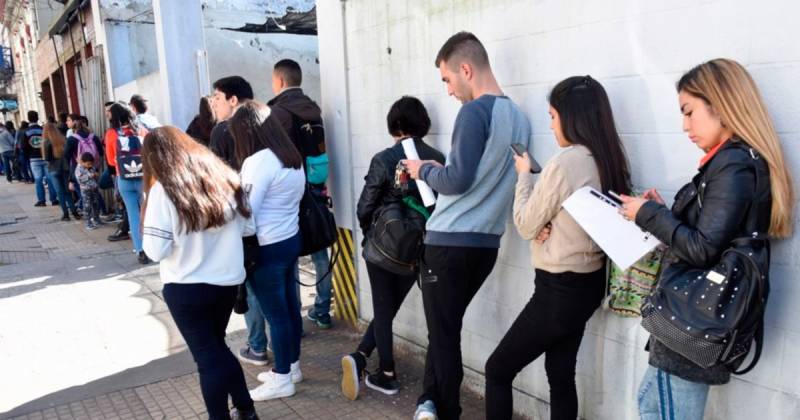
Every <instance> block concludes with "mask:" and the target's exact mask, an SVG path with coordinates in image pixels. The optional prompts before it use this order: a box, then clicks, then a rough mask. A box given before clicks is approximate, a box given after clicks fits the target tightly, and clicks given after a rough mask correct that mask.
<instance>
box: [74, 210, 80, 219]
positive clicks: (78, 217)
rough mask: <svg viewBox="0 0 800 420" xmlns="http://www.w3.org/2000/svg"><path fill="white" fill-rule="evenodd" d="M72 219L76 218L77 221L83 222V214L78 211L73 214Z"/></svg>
mask: <svg viewBox="0 0 800 420" xmlns="http://www.w3.org/2000/svg"><path fill="white" fill-rule="evenodd" d="M72 217H73V218H75V220H81V214H80V213H78V212H77V211H73V212H72Z"/></svg>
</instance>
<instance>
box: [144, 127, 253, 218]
mask: <svg viewBox="0 0 800 420" xmlns="http://www.w3.org/2000/svg"><path fill="white" fill-rule="evenodd" d="M142 165H143V166H144V180H143V181H144V185H145V192H150V188H151V187H152V186H153V183H154V182H155V181H158V182H160V183H161V185H162V186H163V187H164V191H165V192H166V193H167V196H168V197H169V198H170V200H172V203H173V204H174V205H175V209H176V210H177V211H178V218H179V219H180V221H181V223H182V224H183V226H184V228H185V229H186V231H187V232H199V231H203V230H206V229H211V228H214V227H219V226H223V225H225V223H227V222H228V220H226V218H225V211H226V210H227V209H229V208H230V206H231V203H230V199H231V197H233V199H234V200H235V202H236V211H237V212H239V214H241V215H242V216H243V217H250V214H251V213H250V208H249V207H248V205H247V199H246V196H245V193H244V190H243V189H242V186H241V184H240V182H239V174H237V173H236V172H235V171H234V170H233V169H231V168H230V167H229V166H228V165H227V164H225V162H223V161H222V160H220V159H219V158H218V157H217V156H216V155H215V154H214V153H213V152H211V150H209V149H208V148H207V147H205V146H203V145H201V144H199V143H197V142H196V141H194V139H192V138H191V137H189V136H188V135H187V134H186V133H184V132H183V131H181V130H179V129H177V128H175V127H171V126H164V127H159V128H156V129H154V130H153V131H151V132H150V133H148V134H147V136H146V137H145V140H144V142H143V144H142ZM146 208H147V201H145V204H144V209H146ZM144 209H143V210H142V212H143V213H144Z"/></svg>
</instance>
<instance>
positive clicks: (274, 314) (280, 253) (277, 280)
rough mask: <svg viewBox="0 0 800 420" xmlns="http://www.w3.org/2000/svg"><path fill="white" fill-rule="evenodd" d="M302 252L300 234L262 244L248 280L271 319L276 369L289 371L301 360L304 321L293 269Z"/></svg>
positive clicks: (283, 372)
mask: <svg viewBox="0 0 800 420" xmlns="http://www.w3.org/2000/svg"><path fill="white" fill-rule="evenodd" d="M299 255H300V234H297V235H295V236H293V237H291V238H289V239H286V240H283V241H280V242H277V243H274V244H270V245H264V246H261V247H259V249H258V258H257V261H256V268H255V272H254V273H253V278H252V279H249V280H248V282H249V283H250V286H251V288H252V290H253V292H255V295H256V299H258V303H259V306H261V311H262V312H263V313H264V317H265V318H266V319H267V322H269V329H270V336H271V338H272V352H273V353H274V354H275V366H274V368H273V370H274V371H275V372H277V373H281V374H286V373H289V372H290V369H291V364H292V363H294V362H297V361H298V360H300V330H301V326H302V323H303V320H302V318H301V317H300V306H299V304H298V299H297V288H296V287H295V281H294V270H295V267H296V266H297V257H298V256H299Z"/></svg>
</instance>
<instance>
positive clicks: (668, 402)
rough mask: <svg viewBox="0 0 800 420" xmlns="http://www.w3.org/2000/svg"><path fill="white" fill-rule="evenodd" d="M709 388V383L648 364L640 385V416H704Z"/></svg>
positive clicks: (684, 419) (685, 419)
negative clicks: (688, 379) (672, 373)
mask: <svg viewBox="0 0 800 420" xmlns="http://www.w3.org/2000/svg"><path fill="white" fill-rule="evenodd" d="M708 388H709V385H707V384H700V383H696V382H690V381H687V380H685V379H681V378H679V377H677V376H675V375H670V374H669V373H667V372H664V371H663V370H661V369H658V368H655V367H653V366H648V367H647V372H645V374H644V379H642V384H641V385H639V417H640V418H641V419H642V420H703V412H704V411H705V408H706V399H707V398H708Z"/></svg>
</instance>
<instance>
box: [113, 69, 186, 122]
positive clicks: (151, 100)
mask: <svg viewBox="0 0 800 420" xmlns="http://www.w3.org/2000/svg"><path fill="white" fill-rule="evenodd" d="M160 91H161V74H160V73H159V72H153V73H150V74H147V75H144V76H141V77H139V78H138V79H136V80H131V81H130V82H128V83H125V84H124V85H122V86H116V87H114V98H116V99H117V100H118V101H124V102H125V103H128V101H129V100H130V99H131V96H133V95H134V94H137V93H138V94H141V95H144V96H145V98H147V99H148V101H147V107H148V110H147V112H149V113H151V114H153V115H155V116H156V117H157V118H158V121H160V122H161V123H162V124H165V121H167V110H166V104H165V102H164V101H163V100H161V98H160V96H157V95H155V93H156V92H160ZM181 128H186V127H181Z"/></svg>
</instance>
